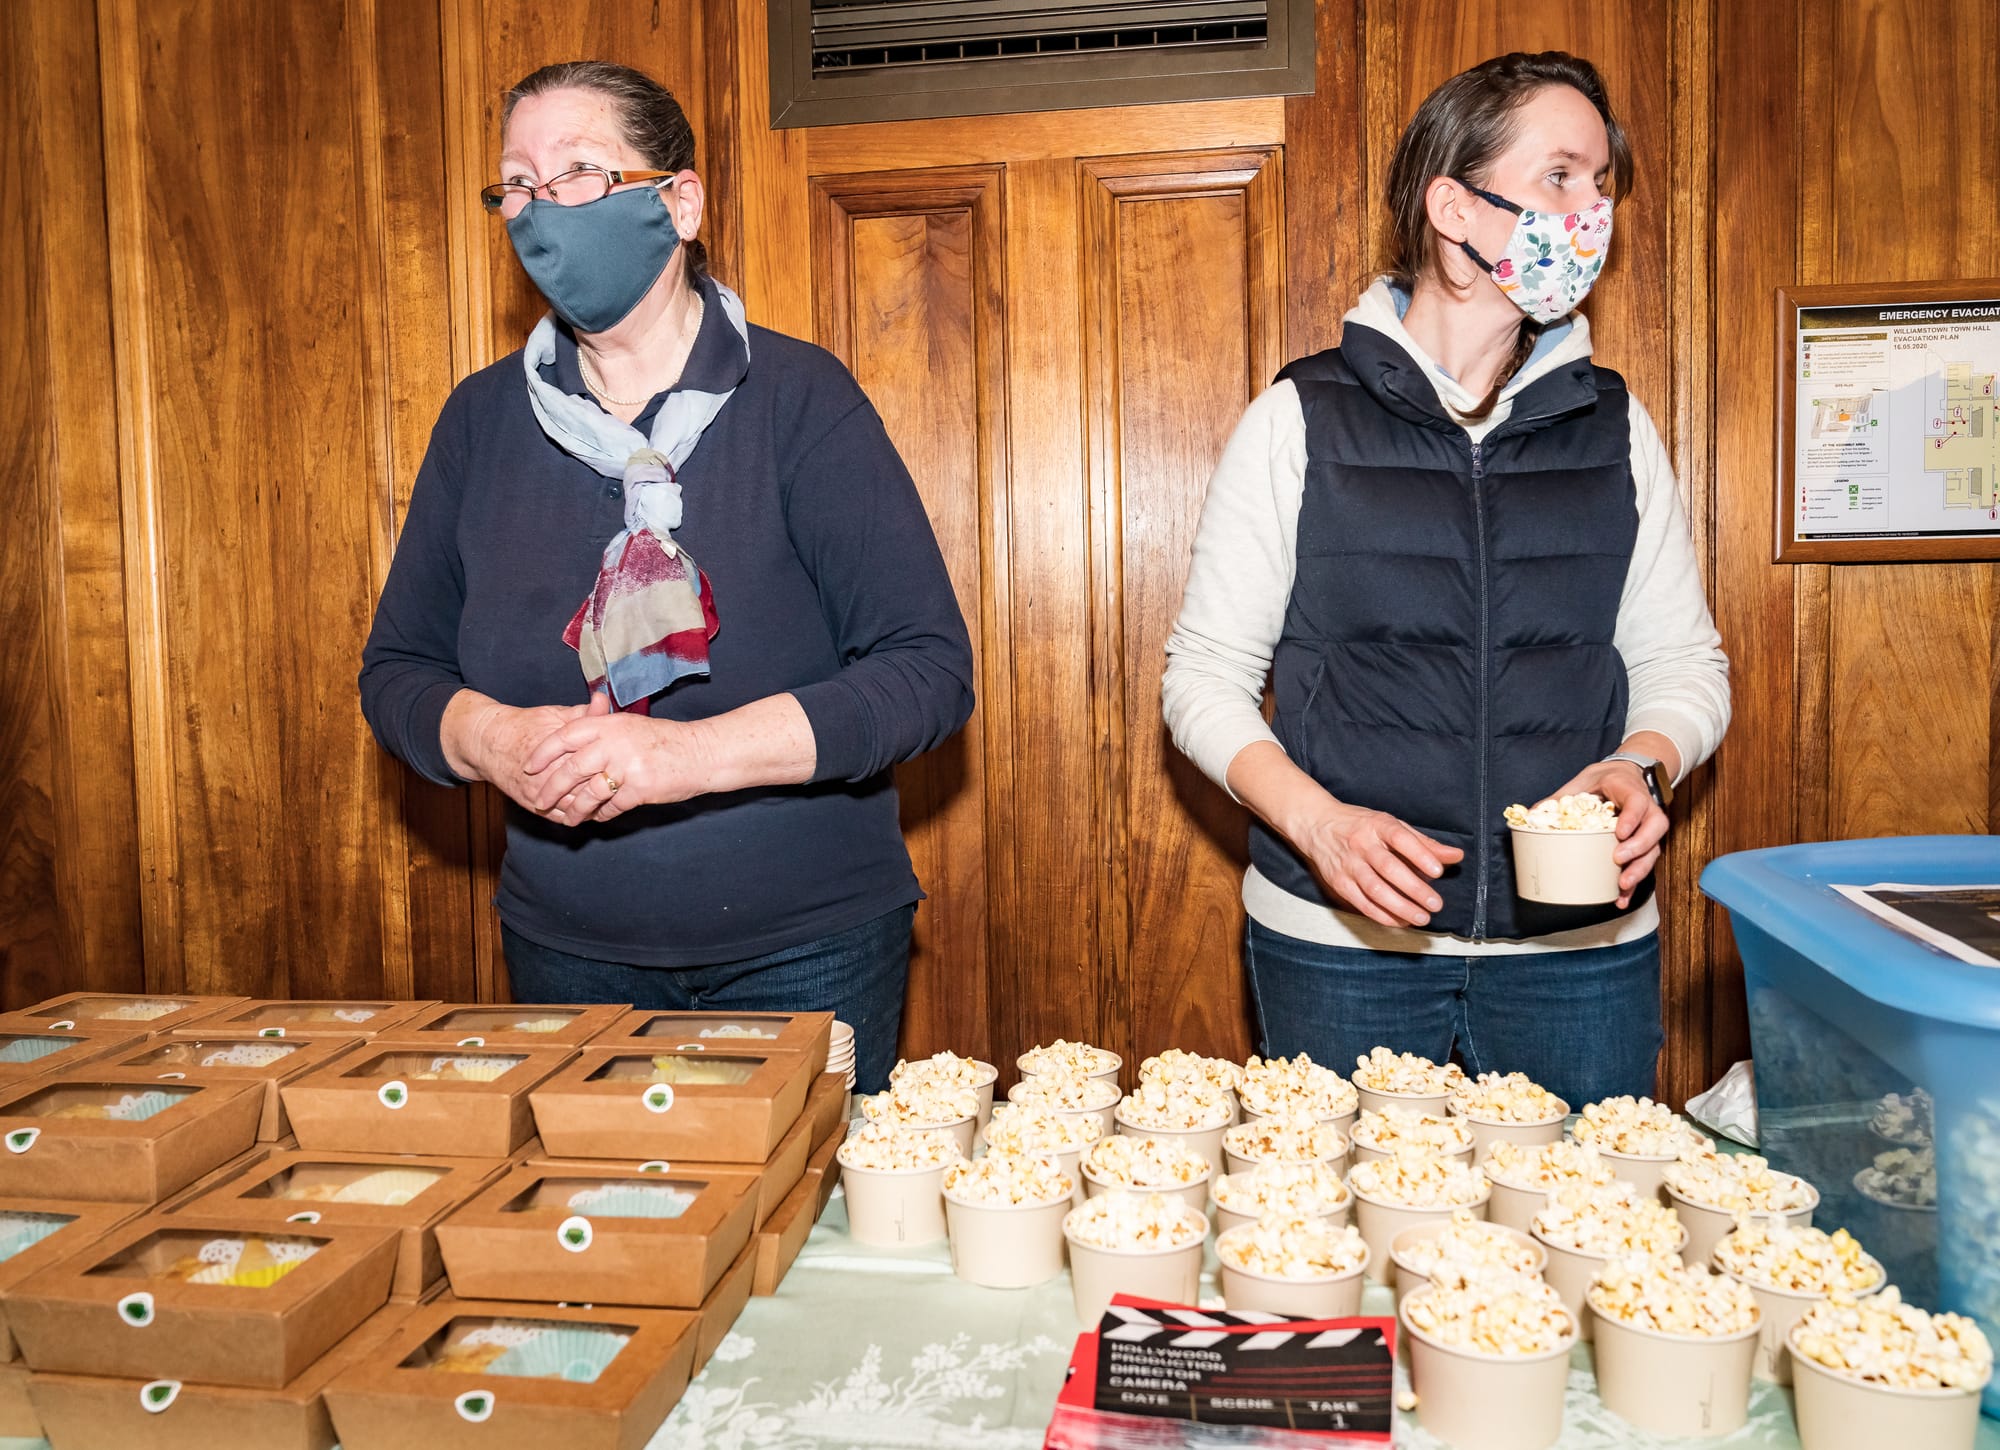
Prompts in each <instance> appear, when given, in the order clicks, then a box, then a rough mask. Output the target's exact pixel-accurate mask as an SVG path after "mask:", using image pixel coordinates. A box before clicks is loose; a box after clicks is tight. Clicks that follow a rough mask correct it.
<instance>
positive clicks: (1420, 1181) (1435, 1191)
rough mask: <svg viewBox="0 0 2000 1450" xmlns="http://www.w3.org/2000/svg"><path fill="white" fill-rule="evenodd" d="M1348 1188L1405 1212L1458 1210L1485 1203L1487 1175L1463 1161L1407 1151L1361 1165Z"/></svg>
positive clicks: (1350, 1175)
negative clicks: (1414, 1209) (1406, 1209)
mask: <svg viewBox="0 0 2000 1450" xmlns="http://www.w3.org/2000/svg"><path fill="white" fill-rule="evenodd" d="M1347 1186H1348V1187H1349V1188H1350V1189H1352V1190H1353V1191H1354V1192H1356V1193H1358V1194H1360V1195H1362V1196H1363V1197H1364V1198H1372V1199H1374V1200H1375V1201H1376V1202H1378V1203H1389V1204H1395V1205H1397V1206H1399V1207H1402V1208H1459V1207H1463V1206H1468V1205H1471V1204H1475V1203H1482V1202H1484V1201H1485V1199H1486V1196H1487V1194H1488V1193H1489V1192H1490V1190H1489V1189H1488V1187H1487V1184H1486V1175H1485V1174H1484V1173H1481V1172H1480V1171H1479V1170H1478V1169H1477V1168H1471V1167H1468V1166H1466V1164H1465V1163H1464V1162H1463V1160H1461V1159H1457V1158H1439V1157H1437V1156H1435V1155H1434V1154H1430V1153H1424V1152H1421V1151H1419V1150H1416V1149H1408V1148H1406V1149H1404V1150H1403V1151H1402V1152H1400V1153H1398V1154H1397V1155H1396V1156H1395V1157H1393V1158H1377V1159H1375V1160H1374V1161H1372V1162H1369V1163H1362V1164H1358V1165H1357V1166H1356V1167H1355V1169H1354V1171H1353V1172H1351V1173H1349V1174H1348V1175H1347Z"/></svg>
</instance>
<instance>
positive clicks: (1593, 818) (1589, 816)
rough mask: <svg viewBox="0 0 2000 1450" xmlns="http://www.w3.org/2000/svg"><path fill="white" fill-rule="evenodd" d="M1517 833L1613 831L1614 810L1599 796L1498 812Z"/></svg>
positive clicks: (1570, 797)
mask: <svg viewBox="0 0 2000 1450" xmlns="http://www.w3.org/2000/svg"><path fill="white" fill-rule="evenodd" d="M1501 815H1503V816H1504V817H1505V818H1506V821H1507V824H1508V825H1510V826H1512V827H1513V828H1514V829H1515V830H1517V831H1615V830H1617V829H1618V807H1616V806H1614V805H1613V804H1611V802H1610V801H1608V800H1605V799H1604V798H1603V797H1602V796H1594V795H1566V796H1562V797H1560V798H1558V799H1553V800H1545V801H1539V802H1537V803H1536V804H1535V805H1533V806H1532V807H1531V806H1523V805H1512V806H1509V807H1507V809H1506V810H1504V811H1502V812H1501Z"/></svg>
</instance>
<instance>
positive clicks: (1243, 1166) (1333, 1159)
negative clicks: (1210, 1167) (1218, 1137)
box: [1222, 1136, 1353, 1173]
mask: <svg viewBox="0 0 2000 1450" xmlns="http://www.w3.org/2000/svg"><path fill="white" fill-rule="evenodd" d="M1352 1148H1353V1144H1352V1143H1350V1142H1349V1141H1348V1140H1347V1139H1346V1137H1345V1136H1343V1137H1342V1138H1341V1150H1340V1151H1339V1152H1338V1153H1329V1154H1328V1155H1327V1156H1326V1157H1324V1158H1308V1159H1298V1158H1246V1157H1244V1156H1243V1154H1241V1153H1239V1152H1237V1151H1236V1150H1235V1149H1234V1148H1228V1147H1225V1148H1224V1149H1223V1150H1222V1163H1223V1169H1222V1171H1223V1172H1225V1173H1248V1172H1249V1171H1250V1170H1251V1169H1253V1168H1255V1167H1256V1166H1257V1165H1258V1164H1259V1163H1299V1162H1308V1163H1331V1164H1332V1165H1333V1166H1334V1167H1336V1168H1338V1169H1340V1170H1341V1171H1342V1172H1343V1173H1344V1172H1345V1171H1346V1168H1347V1159H1348V1155H1349V1153H1350V1151H1351V1150H1352Z"/></svg>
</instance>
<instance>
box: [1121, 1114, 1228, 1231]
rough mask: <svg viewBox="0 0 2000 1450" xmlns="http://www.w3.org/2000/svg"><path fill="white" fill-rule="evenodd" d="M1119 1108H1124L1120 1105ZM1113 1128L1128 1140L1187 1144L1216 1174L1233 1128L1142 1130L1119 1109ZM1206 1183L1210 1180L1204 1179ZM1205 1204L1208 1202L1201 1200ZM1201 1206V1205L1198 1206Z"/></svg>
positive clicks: (1211, 1171) (1226, 1125)
mask: <svg viewBox="0 0 2000 1450" xmlns="http://www.w3.org/2000/svg"><path fill="white" fill-rule="evenodd" d="M1119 1107H1123V1104H1120V1105H1119ZM1111 1117H1112V1127H1113V1128H1114V1130H1115V1131H1117V1132H1120V1133H1123V1134H1124V1135H1125V1136H1126V1137H1128V1138H1158V1139H1160V1140H1161V1141H1162V1142H1165V1141H1167V1140H1169V1139H1171V1140H1173V1141H1174V1142H1177V1143H1182V1144H1185V1145H1186V1146H1187V1147H1189V1148H1192V1149H1193V1150H1194V1151H1195V1152H1197V1153H1199V1154H1201V1156H1202V1157H1203V1158H1205V1159H1207V1160H1208V1171H1209V1172H1210V1173H1214V1172H1215V1171H1216V1170H1218V1169H1219V1168H1221V1166H1222V1135H1223V1134H1224V1133H1226V1132H1228V1131H1229V1129H1230V1128H1231V1127H1232V1126H1233V1124H1230V1123H1221V1124H1218V1125H1217V1126H1215V1127H1213V1128H1142V1127H1140V1126H1138V1124H1136V1123H1128V1122H1126V1121H1125V1119H1124V1118H1123V1117H1121V1116H1119V1109H1118V1108H1113V1109H1112V1114H1111ZM1202 1181H1203V1182H1204V1183H1206V1182H1207V1181H1208V1180H1207V1179H1203V1180H1202ZM1201 1201H1202V1202H1205V1201H1206V1200H1205V1199H1203V1200H1201ZM1196 1206H1197V1207H1199V1206H1200V1204H1199V1203H1197V1205H1196Z"/></svg>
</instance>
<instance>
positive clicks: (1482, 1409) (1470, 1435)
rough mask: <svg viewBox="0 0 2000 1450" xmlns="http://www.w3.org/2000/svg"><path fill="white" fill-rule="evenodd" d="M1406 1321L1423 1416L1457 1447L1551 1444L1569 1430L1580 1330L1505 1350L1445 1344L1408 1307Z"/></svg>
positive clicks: (1533, 1448)
mask: <svg viewBox="0 0 2000 1450" xmlns="http://www.w3.org/2000/svg"><path fill="white" fill-rule="evenodd" d="M1420 1292H1422V1293H1429V1292H1430V1291H1429V1290H1422V1291H1420ZM1402 1327H1403V1334H1404V1336H1405V1338H1406V1339H1407V1340H1408V1342H1409V1346H1410V1387H1411V1388H1412V1389H1413V1390H1415V1391H1416V1395H1417V1423H1418V1424H1420V1425H1422V1426H1423V1427H1424V1428H1425V1429H1426V1430H1428V1431H1429V1432H1430V1433H1431V1434H1433V1435H1435V1436H1436V1437H1437V1438H1438V1439H1440V1440H1442V1441H1444V1442H1445V1443H1446V1444H1448V1445H1451V1446H1453V1447H1455V1450H1547V1447H1548V1446H1550V1445H1553V1444H1555V1442H1556V1440H1557V1439H1558V1438H1559V1437H1560V1436H1561V1435H1562V1422H1563V1392H1564V1390H1565V1389H1566V1388H1567V1386H1568V1384H1569V1353H1570V1350H1571V1348H1572V1347H1573V1346H1574V1345H1575V1343H1576V1339H1575V1337H1574V1336H1571V1337H1570V1338H1568V1339H1565V1340H1564V1341H1563V1342H1562V1343H1561V1344H1560V1345H1558V1346H1556V1348H1554V1349H1551V1350H1546V1351H1544V1352H1543V1353H1541V1354H1537V1355H1519V1356H1502V1355H1491V1354H1477V1353H1474V1352H1473V1351H1471V1350H1469V1349H1459V1348H1455V1347H1453V1346H1451V1345H1446V1344H1440V1343H1439V1342H1438V1341H1437V1340H1435V1339H1432V1338H1431V1337H1430V1336H1429V1335H1427V1334H1425V1333H1424V1332H1423V1331H1422V1330H1420V1329H1418V1328H1416V1327H1414V1326H1413V1325H1412V1324H1411V1323H1410V1320H1409V1316H1408V1315H1407V1314H1405V1315H1404V1316H1403V1322H1402Z"/></svg>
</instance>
